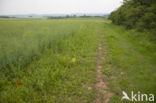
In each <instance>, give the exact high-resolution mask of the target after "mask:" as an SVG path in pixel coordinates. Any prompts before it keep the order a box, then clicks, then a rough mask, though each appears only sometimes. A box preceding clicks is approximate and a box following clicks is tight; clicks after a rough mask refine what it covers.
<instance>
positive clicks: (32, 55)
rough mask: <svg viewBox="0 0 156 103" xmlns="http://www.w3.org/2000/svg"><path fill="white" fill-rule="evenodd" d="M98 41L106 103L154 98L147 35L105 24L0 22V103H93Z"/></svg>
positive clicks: (154, 58)
mask: <svg viewBox="0 0 156 103" xmlns="http://www.w3.org/2000/svg"><path fill="white" fill-rule="evenodd" d="M99 35H100V38H101V45H102V48H103V49H102V54H103V55H104V59H103V60H102V61H101V65H102V73H103V75H105V78H103V80H104V81H106V83H107V85H108V88H107V91H109V92H111V93H112V94H113V95H112V97H110V103H131V102H128V101H121V97H122V91H123V90H124V91H126V92H127V93H130V92H131V91H134V92H136V93H137V92H138V91H140V92H142V93H154V94H155V93H156V92H155V91H156V82H155V80H156V68H155V67H156V64H155V63H156V53H155V51H156V43H155V42H154V41H153V39H154V38H155V37H154V36H153V35H151V34H149V35H148V36H143V35H144V33H138V32H136V31H132V30H131V31H128V30H125V29H124V28H123V27H120V26H115V25H113V24H111V21H109V20H107V19H103V18H84V19H83V18H78V19H59V20H57V19H56V20H55V19H54V20H21V19H20V20H7V19H5V20H2V19H0V103H94V102H95V99H96V98H97V95H96V94H97V93H98V91H97V90H96V87H95V83H96V61H97V55H98V53H97V45H98V38H99ZM18 83H21V84H20V85H18ZM99 97H104V95H100V96H99Z"/></svg>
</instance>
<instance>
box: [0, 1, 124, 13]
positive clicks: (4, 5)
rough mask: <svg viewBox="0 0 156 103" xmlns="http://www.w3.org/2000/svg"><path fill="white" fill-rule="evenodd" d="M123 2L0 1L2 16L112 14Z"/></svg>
mask: <svg viewBox="0 0 156 103" xmlns="http://www.w3.org/2000/svg"><path fill="white" fill-rule="evenodd" d="M122 1H123V0H0V15H8V14H73V13H110V12H112V11H113V10H115V9H117V8H118V7H119V6H120V5H121V4H122Z"/></svg>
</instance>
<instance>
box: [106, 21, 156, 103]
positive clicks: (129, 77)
mask: <svg viewBox="0 0 156 103" xmlns="http://www.w3.org/2000/svg"><path fill="white" fill-rule="evenodd" d="M103 29H104V34H103V44H104V45H105V48H106V49H107V54H106V55H105V62H104V63H103V65H104V67H105V68H104V69H103V73H104V74H105V75H107V76H108V78H109V86H110V90H111V91H112V92H113V93H114V96H113V97H112V100H111V102H110V103H119V102H120V103H121V102H122V103H131V101H130V102H128V101H126V100H124V101H121V97H122V96H123V95H122V91H126V92H127V93H128V95H129V96H130V94H131V91H134V92H135V93H136V94H138V92H139V91H140V92H141V93H142V94H144V93H146V94H150V93H152V94H156V88H155V87H156V82H155V80H156V68H155V67H156V64H155V62H156V53H155V51H156V44H155V42H154V41H153V40H154V38H153V37H154V36H152V35H150V34H149V35H148V36H146V35H147V34H146V35H144V34H143V33H142V34H141V33H138V32H135V31H127V30H125V29H124V28H122V27H119V26H115V25H113V24H110V23H105V24H104V27H103ZM144 100H145V98H144ZM142 103H143V102H142Z"/></svg>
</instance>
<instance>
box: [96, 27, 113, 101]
mask: <svg viewBox="0 0 156 103" xmlns="http://www.w3.org/2000/svg"><path fill="white" fill-rule="evenodd" d="M102 47H103V45H102V42H101V29H100V28H99V34H98V49H97V58H96V59H97V60H96V69H97V71H96V72H97V73H96V84H95V88H96V91H97V94H96V98H95V103H108V102H109V100H110V97H111V96H112V93H110V92H108V91H107V90H106V89H108V87H107V83H106V82H107V81H106V79H105V78H106V76H105V75H104V74H103V73H102V69H103V67H102V61H104V59H105V58H104V56H103V55H102V52H103V51H104V50H103V48H102ZM104 52H106V51H104Z"/></svg>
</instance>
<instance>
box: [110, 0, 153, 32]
mask: <svg viewBox="0 0 156 103" xmlns="http://www.w3.org/2000/svg"><path fill="white" fill-rule="evenodd" d="M109 19H111V20H112V22H113V23H114V24H117V25H124V26H125V27H126V28H128V29H131V28H138V29H139V30H144V29H145V30H151V31H155V30H156V1H155V0H124V3H123V5H122V6H121V7H120V8H118V9H117V10H116V11H113V12H112V13H111V15H110V16H109Z"/></svg>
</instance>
